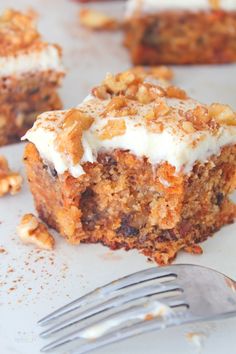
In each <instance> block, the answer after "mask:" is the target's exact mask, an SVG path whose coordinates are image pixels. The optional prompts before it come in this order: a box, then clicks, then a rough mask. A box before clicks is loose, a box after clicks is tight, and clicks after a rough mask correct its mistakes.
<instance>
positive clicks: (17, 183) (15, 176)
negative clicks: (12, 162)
mask: <svg viewBox="0 0 236 354" xmlns="http://www.w3.org/2000/svg"><path fill="white" fill-rule="evenodd" d="M22 183H23V178H22V177H21V175H20V174H19V173H16V172H12V171H11V170H10V168H9V166H8V162H7V160H6V159H5V157H3V156H0V197H2V196H3V195H5V194H8V193H9V194H11V195H14V194H16V193H18V192H20V190H21V187H22Z"/></svg>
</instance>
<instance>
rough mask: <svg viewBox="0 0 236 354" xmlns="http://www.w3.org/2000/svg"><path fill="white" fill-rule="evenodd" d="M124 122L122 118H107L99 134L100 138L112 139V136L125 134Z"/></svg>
mask: <svg viewBox="0 0 236 354" xmlns="http://www.w3.org/2000/svg"><path fill="white" fill-rule="evenodd" d="M125 131H126V124H125V121H124V120H123V119H113V120H109V121H108V122H107V124H106V125H105V126H104V127H103V129H102V131H101V133H100V134H99V139H100V140H106V139H112V138H113V137H114V136H119V135H123V134H125Z"/></svg>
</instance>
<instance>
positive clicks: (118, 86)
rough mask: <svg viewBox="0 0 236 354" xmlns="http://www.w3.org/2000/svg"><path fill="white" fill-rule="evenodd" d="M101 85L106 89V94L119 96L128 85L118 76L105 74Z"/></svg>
mask: <svg viewBox="0 0 236 354" xmlns="http://www.w3.org/2000/svg"><path fill="white" fill-rule="evenodd" d="M103 84H104V85H105V86H106V87H107V90H108V92H111V93H112V94H119V93H120V92H122V91H125V90H126V89H127V87H128V83H127V82H126V81H124V80H122V79H121V77H120V75H119V74H118V75H112V74H110V73H109V74H107V76H106V78H105V80H104V81H103Z"/></svg>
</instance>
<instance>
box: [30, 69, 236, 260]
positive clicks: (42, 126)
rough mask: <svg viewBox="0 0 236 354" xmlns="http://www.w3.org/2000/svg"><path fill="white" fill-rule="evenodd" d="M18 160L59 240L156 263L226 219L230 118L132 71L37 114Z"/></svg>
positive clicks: (189, 247) (234, 172)
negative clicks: (61, 107)
mask: <svg viewBox="0 0 236 354" xmlns="http://www.w3.org/2000/svg"><path fill="white" fill-rule="evenodd" d="M24 138H25V139H27V140H28V141H29V142H30V143H28V144H27V146H26V150H25V155H24V161H25V165H26V170H27V175H28V180H29V184H30V188H31V191H32V194H33V196H34V200H35V205H36V208H37V210H38V213H39V216H40V217H41V218H42V219H43V220H44V221H45V222H46V223H47V224H48V225H49V226H51V227H53V228H55V229H56V230H57V231H58V232H60V233H61V234H62V235H63V236H64V237H65V238H66V239H67V240H68V241H69V242H71V243H75V244H76V243H79V242H87V243H90V242H102V243H103V244H105V245H107V246H109V247H111V248H112V249H117V248H121V247H124V248H125V249H126V250H129V249H132V248H136V249H138V250H141V251H142V252H143V253H144V254H145V255H147V256H148V257H150V258H152V259H154V260H155V261H156V262H157V263H159V264H166V263H169V262H171V260H173V259H174V257H175V255H176V253H177V252H178V251H179V250H180V249H185V250H186V251H189V252H198V253H199V252H201V248H200V247H199V246H197V245H196V244H198V243H199V242H201V241H203V240H205V239H206V238H207V237H208V236H210V235H212V234H213V233H214V232H215V231H217V230H219V229H220V228H221V227H222V226H223V225H226V224H228V223H231V222H233V221H234V217H235V211H236V210H235V206H234V205H233V203H232V202H231V201H230V200H229V194H230V193H231V192H232V191H233V190H234V188H235V184H236V115H235V113H234V112H233V111H232V109H231V108H230V107H229V106H227V105H221V104H217V103H214V104H212V105H210V106H207V105H204V104H201V103H199V102H197V101H195V100H193V99H191V98H189V97H188V96H187V94H186V93H185V92H184V91H183V90H181V89H179V88H177V87H174V86H160V85H159V84H157V83H155V82H154V81H153V80H149V79H148V78H147V77H145V76H144V75H141V72H138V71H137V72H135V71H133V72H131V71H127V72H124V73H121V74H118V75H115V76H113V75H111V74H110V75H108V76H107V77H106V79H105V80H104V81H103V82H102V84H101V85H100V86H98V87H95V88H94V89H93V90H92V93H91V95H90V96H88V97H87V98H86V99H85V100H84V102H82V104H80V105H79V106H78V107H77V108H75V109H71V110H66V111H55V112H46V113H43V114H42V115H40V116H39V117H38V119H37V121H36V122H35V123H34V126H33V128H32V129H30V130H29V131H28V132H27V133H26V135H25V137H24Z"/></svg>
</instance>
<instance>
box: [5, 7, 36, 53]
mask: <svg viewBox="0 0 236 354" xmlns="http://www.w3.org/2000/svg"><path fill="white" fill-rule="evenodd" d="M39 38H40V35H39V33H38V31H37V30H36V29H35V25H34V16H32V14H31V13H27V14H23V13H21V12H19V11H15V10H12V9H9V10H6V11H5V12H4V13H3V15H2V16H1V17H0V54H1V55H4V53H9V52H14V51H16V50H18V49H22V48H26V47H28V46H29V45H31V44H32V43H33V42H34V41H35V40H37V39H39Z"/></svg>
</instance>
